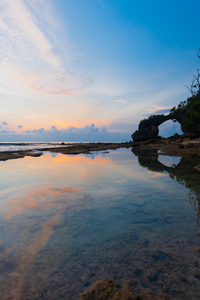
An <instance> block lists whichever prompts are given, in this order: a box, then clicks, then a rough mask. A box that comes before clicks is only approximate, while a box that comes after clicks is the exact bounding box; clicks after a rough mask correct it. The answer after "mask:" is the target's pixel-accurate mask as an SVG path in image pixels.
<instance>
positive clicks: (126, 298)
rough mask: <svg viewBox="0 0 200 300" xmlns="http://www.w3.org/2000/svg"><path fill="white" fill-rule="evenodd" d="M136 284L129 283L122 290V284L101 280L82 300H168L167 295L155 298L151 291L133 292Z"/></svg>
mask: <svg viewBox="0 0 200 300" xmlns="http://www.w3.org/2000/svg"><path fill="white" fill-rule="evenodd" d="M135 284H136V282H135V281H134V280H129V281H127V283H126V285H125V286H124V287H123V288H122V289H121V286H120V284H119V283H118V282H117V281H115V280H112V279H111V280H109V279H100V280H99V281H98V282H96V283H95V284H94V285H92V286H91V287H90V288H89V290H88V291H87V292H86V293H84V294H82V295H81V299H82V300H106V299H110V300H167V299H169V298H168V297H167V296H165V295H160V296H158V297H156V298H155V297H153V295H152V294H151V293H150V292H149V291H145V292H144V293H142V294H137V293H136V292H134V291H133V287H134V285H135Z"/></svg>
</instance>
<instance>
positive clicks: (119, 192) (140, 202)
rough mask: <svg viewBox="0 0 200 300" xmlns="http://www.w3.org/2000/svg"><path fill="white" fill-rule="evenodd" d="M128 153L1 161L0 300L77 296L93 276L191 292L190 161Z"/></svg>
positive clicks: (195, 242) (195, 270) (195, 269)
mask: <svg viewBox="0 0 200 300" xmlns="http://www.w3.org/2000/svg"><path fill="white" fill-rule="evenodd" d="M136 155H137V156H135V155H133V153H132V152H131V151H129V150H127V149H124V150H120V151H110V153H106V154H103V155H101V154H95V157H94V156H90V155H88V156H87V157H86V156H84V155H77V156H67V155H62V154H58V155H57V156H55V157H54V156H53V157H52V156H51V154H49V153H45V155H44V156H41V157H39V158H31V157H27V158H24V159H20V160H15V161H7V162H5V163H1V173H0V284H1V289H0V299H48V300H49V299H63V298H64V299H79V295H80V293H81V292H84V291H85V290H86V289H87V287H88V286H90V285H91V284H93V283H94V282H95V281H97V280H99V279H100V278H113V279H115V280H117V281H121V282H122V283H124V282H125V281H126V280H130V279H134V280H136V281H137V282H138V286H137V289H138V291H144V290H145V289H147V288H148V289H150V291H151V292H153V293H154V294H160V293H167V294H169V295H171V296H173V298H172V299H180V297H182V298H183V299H184V295H186V297H187V298H185V299H198V298H199V296H200V291H199V286H200V278H199V277H198V274H199V268H200V259H199V256H198V253H196V252H195V247H197V246H199V239H198V238H196V237H195V236H194V224H195V223H194V216H193V214H194V212H193V208H192V206H191V204H190V203H189V201H188V199H186V197H187V195H188V189H187V188H189V189H190V193H191V195H190V200H191V201H193V202H192V203H195V201H197V197H196V195H197V194H195V193H197V192H199V190H198V187H194V186H193V183H194V182H193V181H194V177H193V178H191V177H190V176H193V173H192V172H189V171H188V170H190V168H191V166H190V163H189V162H187V161H184V160H183V159H182V160H181V162H180V163H179V164H178V165H177V167H175V168H169V167H167V166H164V165H162V164H161V163H160V162H159V161H158V159H157V156H156V155H154V154H152V153H151V154H148V153H144V155H141V154H140V155H139V154H138V153H136ZM137 160H139V163H140V164H138V163H137ZM192 164H196V163H195V162H192ZM185 168H186V169H187V170H186V171H184V169H185ZM168 174H170V176H169V175H168ZM194 176H195V182H196V185H197V186H198V183H199V181H198V180H199V177H197V173H195V174H194ZM178 178H179V179H178ZM172 179H176V180H172ZM181 180H182V182H183V183H184V185H180V184H179V183H180V182H181ZM177 181H178V182H179V183H177ZM185 186H187V188H186V187H185ZM198 195H199V194H198ZM193 198H194V199H193Z"/></svg>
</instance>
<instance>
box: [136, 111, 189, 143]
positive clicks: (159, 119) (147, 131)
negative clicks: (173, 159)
mask: <svg viewBox="0 0 200 300" xmlns="http://www.w3.org/2000/svg"><path fill="white" fill-rule="evenodd" d="M184 117H185V113H184V112H170V113H169V114H168V115H166V116H165V115H154V116H151V117H150V118H149V119H146V120H143V121H141V122H140V124H139V126H138V130H136V131H135V132H134V133H133V134H132V139H133V141H134V142H137V141H144V140H148V139H152V138H154V139H155V138H157V137H158V134H159V129H158V127H159V126H160V125H161V124H162V123H164V122H166V121H168V120H172V121H173V122H179V123H180V124H182V122H183V120H184Z"/></svg>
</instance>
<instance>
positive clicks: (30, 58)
mask: <svg viewBox="0 0 200 300" xmlns="http://www.w3.org/2000/svg"><path fill="white" fill-rule="evenodd" d="M41 5H42V9H41ZM0 11H1V19H0V34H1V48H0V59H1V62H2V63H1V65H0V66H1V69H2V72H3V73H4V77H3V78H1V80H0V83H1V86H2V91H3V92H4V93H7V94H12V95H16V94H19V95H20V97H22V96H25V97H27V94H28V95H30V96H31V91H36V92H38V93H41V94H43V95H48V96H49V95H53V96H68V95H71V94H74V93H78V91H79V92H80V90H82V89H83V88H85V87H86V86H88V85H90V84H92V83H93V79H92V78H89V77H88V76H86V75H84V74H83V73H82V72H80V71H74V70H70V71H69V63H70V60H71V59H70V56H71V55H70V51H71V50H69V49H71V48H72V47H71V45H72V42H70V41H69V40H68V39H67V38H66V36H67V33H66V32H62V28H61V25H60V24H59V21H58V20H57V18H56V16H55V15H54V13H53V9H52V8H51V6H50V2H48V1H46V0H44V1H42V3H41V1H38V0H35V1H31V3H30V1H28V0H23V1H22V0H15V1H12V0H7V1H3V0H0ZM70 69H71V68H70Z"/></svg>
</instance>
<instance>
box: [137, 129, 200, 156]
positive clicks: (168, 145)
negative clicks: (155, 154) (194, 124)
mask: <svg viewBox="0 0 200 300" xmlns="http://www.w3.org/2000/svg"><path fill="white" fill-rule="evenodd" d="M133 147H134V148H139V149H141V150H147V149H149V150H157V151H159V152H160V153H161V154H162V155H169V156H182V157H188V158H189V157H190V158H195V157H200V138H197V137H196V136H187V135H178V134H177V135H174V136H172V137H169V138H157V139H149V140H145V141H140V142H134V143H133Z"/></svg>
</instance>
